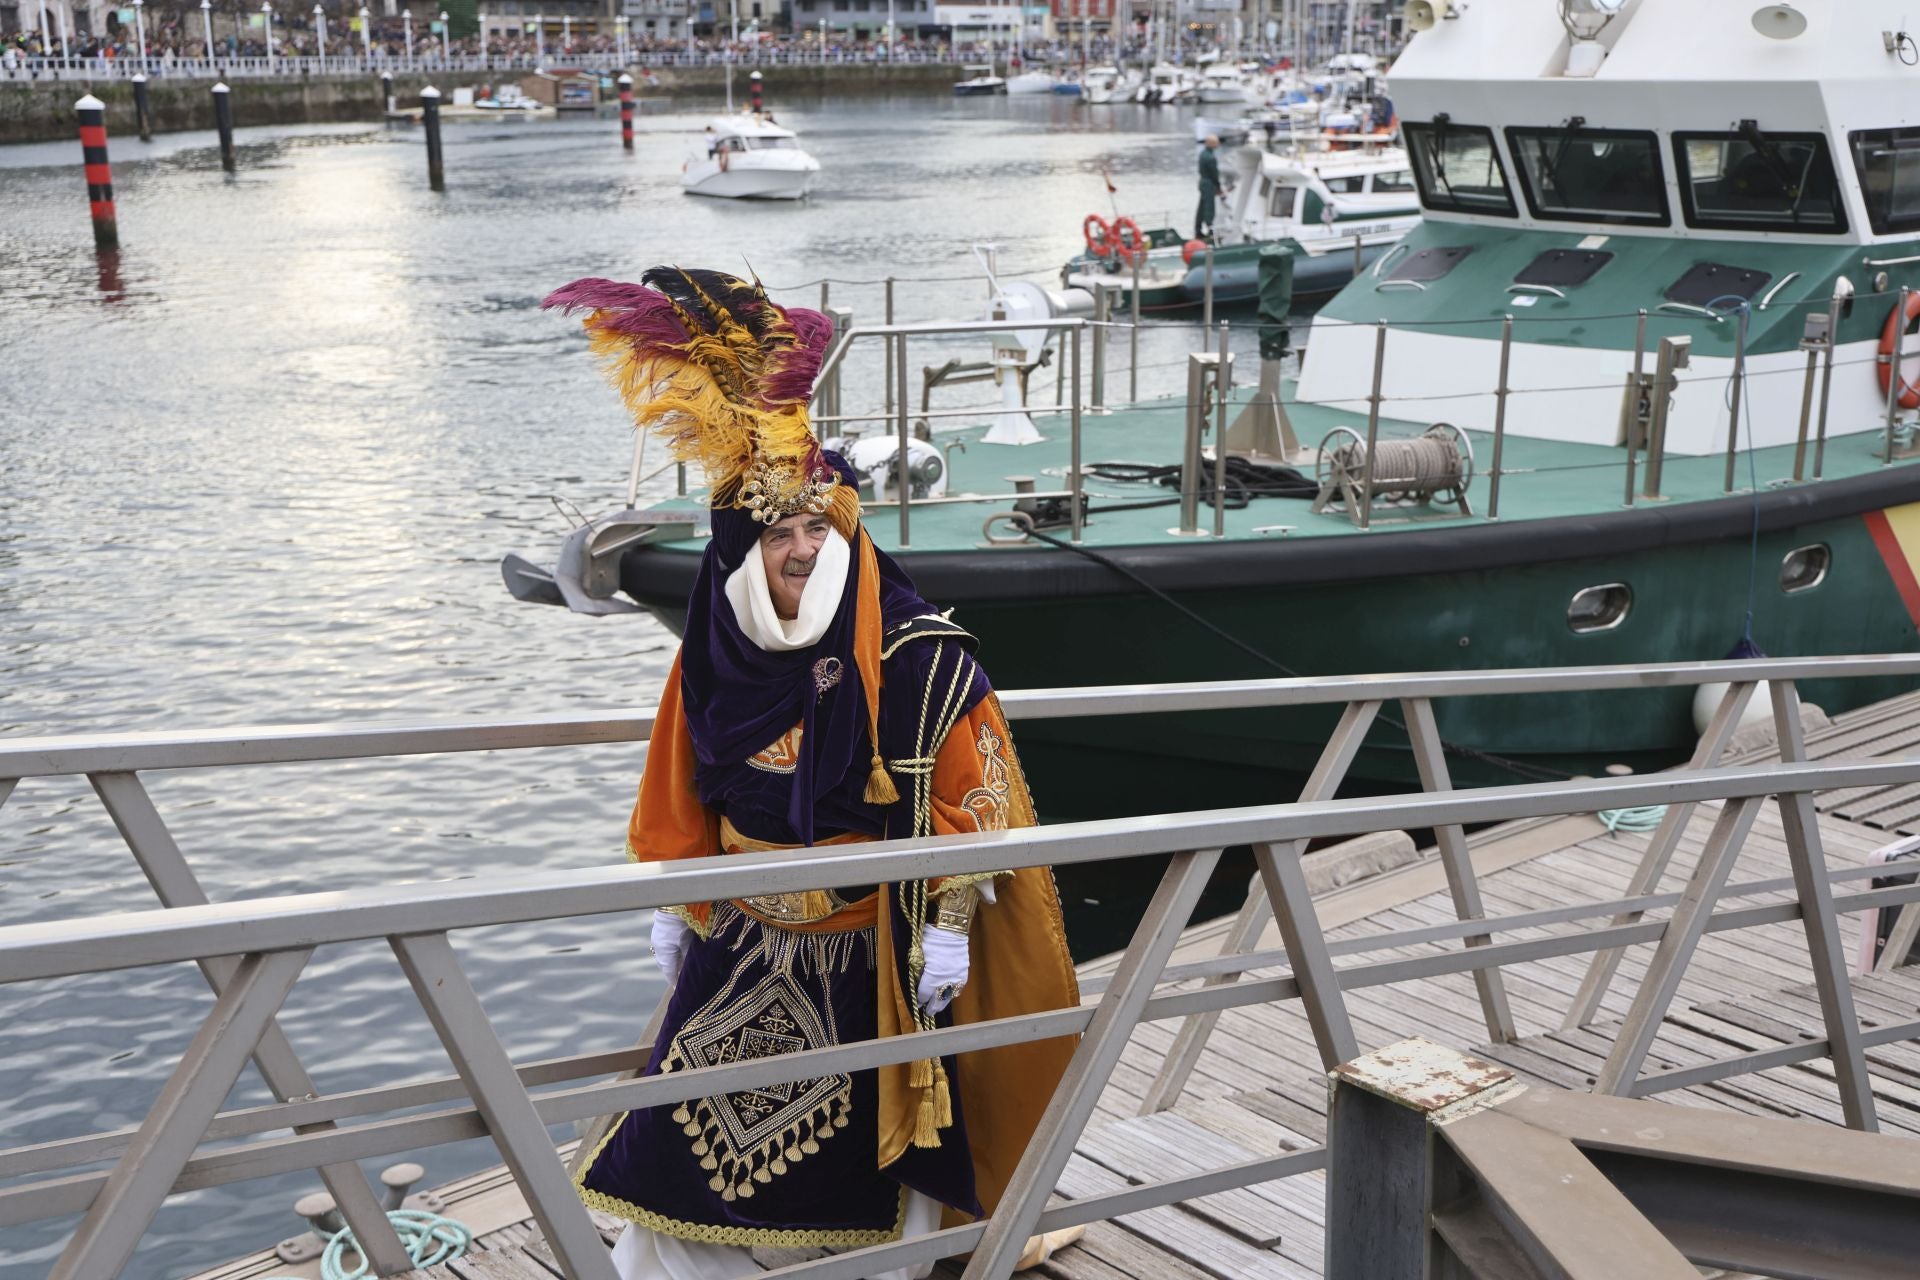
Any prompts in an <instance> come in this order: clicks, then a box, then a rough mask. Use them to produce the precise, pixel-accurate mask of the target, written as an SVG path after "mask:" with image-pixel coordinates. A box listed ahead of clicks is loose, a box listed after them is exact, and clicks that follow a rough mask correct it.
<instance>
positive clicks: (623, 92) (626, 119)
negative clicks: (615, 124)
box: [614, 74, 633, 151]
mask: <svg viewBox="0 0 1920 1280" xmlns="http://www.w3.org/2000/svg"><path fill="white" fill-rule="evenodd" d="M614 83H616V84H618V85H619V86H620V145H621V146H623V147H625V148H626V149H627V150H629V151H631V150H633V77H632V76H630V75H626V74H622V75H621V77H620V78H619V79H618V80H617V81H615V82H614Z"/></svg>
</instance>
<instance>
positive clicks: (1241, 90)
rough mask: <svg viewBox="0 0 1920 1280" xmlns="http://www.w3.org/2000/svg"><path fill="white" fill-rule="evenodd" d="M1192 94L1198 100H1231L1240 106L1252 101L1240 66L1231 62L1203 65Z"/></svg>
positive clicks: (1216, 101) (1219, 101)
mask: <svg viewBox="0 0 1920 1280" xmlns="http://www.w3.org/2000/svg"><path fill="white" fill-rule="evenodd" d="M1193 96H1194V98H1195V99H1196V100H1198V101H1200V102H1213V103H1221V102H1231V103H1236V104H1238V105H1241V106H1245V105H1247V104H1249V103H1251V102H1253V101H1254V97H1253V94H1252V93H1251V92H1249V91H1248V88H1247V82H1246V79H1245V78H1244V77H1243V76H1242V75H1241V74H1240V68H1239V67H1236V66H1235V65H1234V64H1233V63H1231V62H1214V63H1209V64H1208V65H1207V66H1205V67H1203V68H1202V69H1201V71H1200V77H1199V83H1198V84H1197V85H1196V86H1195V87H1194V91H1193Z"/></svg>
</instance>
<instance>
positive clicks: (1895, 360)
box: [1880, 284, 1913, 466]
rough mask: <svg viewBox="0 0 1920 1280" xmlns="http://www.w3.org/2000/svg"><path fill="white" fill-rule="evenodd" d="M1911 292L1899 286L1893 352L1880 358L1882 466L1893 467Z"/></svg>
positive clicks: (1905, 286) (1895, 309)
mask: <svg viewBox="0 0 1920 1280" xmlns="http://www.w3.org/2000/svg"><path fill="white" fill-rule="evenodd" d="M1912 292H1913V289H1912V288H1911V287H1910V286H1908V285H1904V284H1903V285H1901V286H1900V303H1899V305H1898V306H1896V307H1895V308H1894V311H1893V314H1894V315H1896V316H1898V317H1899V319H1898V320H1896V321H1895V322H1894V325H1893V350H1892V351H1891V352H1889V353H1888V354H1886V355H1884V356H1881V357H1880V358H1881V359H1882V360H1885V361H1887V362H1888V364H1887V454H1886V457H1885V458H1884V459H1883V460H1882V461H1881V465H1882V466H1892V465H1893V427H1894V423H1895V422H1897V421H1898V420H1899V417H1900V383H1901V378H1902V374H1901V372H1900V363H1901V361H1902V360H1904V359H1905V358H1906V354H1907V352H1906V347H1907V296H1908V295H1909V294H1911V293H1912Z"/></svg>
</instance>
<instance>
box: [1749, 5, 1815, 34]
mask: <svg viewBox="0 0 1920 1280" xmlns="http://www.w3.org/2000/svg"><path fill="white" fill-rule="evenodd" d="M1753 29H1754V30H1755V31H1758V32H1759V33H1760V34H1761V35H1763V36H1766V37H1767V38H1768V39H1769V40H1791V39H1793V38H1794V37H1795V36H1797V35H1799V34H1800V33H1801V32H1803V31H1805V30H1806V29H1807V15H1806V14H1804V13H1802V12H1800V11H1799V10H1798V9H1796V8H1794V7H1793V6H1792V5H1790V4H1769V5H1762V6H1761V7H1760V8H1758V9H1755V10H1754V11H1753Z"/></svg>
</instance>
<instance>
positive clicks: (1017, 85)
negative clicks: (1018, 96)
mask: <svg viewBox="0 0 1920 1280" xmlns="http://www.w3.org/2000/svg"><path fill="white" fill-rule="evenodd" d="M1059 83H1060V79H1059V77H1058V76H1053V75H1049V74H1048V73H1047V72H1045V71H1022V72H1021V73H1020V74H1019V75H1017V76H1010V77H1008V79H1007V92H1008V93H1052V92H1053V89H1054V86H1055V85H1057V84H1059Z"/></svg>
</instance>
